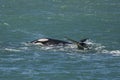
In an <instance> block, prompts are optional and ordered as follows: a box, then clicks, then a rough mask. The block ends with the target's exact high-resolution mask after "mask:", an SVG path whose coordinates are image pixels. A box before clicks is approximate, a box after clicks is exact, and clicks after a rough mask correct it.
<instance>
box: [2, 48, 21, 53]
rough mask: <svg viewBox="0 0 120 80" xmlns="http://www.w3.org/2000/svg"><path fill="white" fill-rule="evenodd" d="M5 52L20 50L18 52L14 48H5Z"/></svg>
mask: <svg viewBox="0 0 120 80" xmlns="http://www.w3.org/2000/svg"><path fill="white" fill-rule="evenodd" d="M4 50H6V51H11V52H20V50H18V49H12V48H5V49H4Z"/></svg>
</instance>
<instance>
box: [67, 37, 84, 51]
mask: <svg viewBox="0 0 120 80" xmlns="http://www.w3.org/2000/svg"><path fill="white" fill-rule="evenodd" d="M65 38H66V39H68V40H69V41H71V42H72V43H74V44H76V45H77V48H78V49H79V50H84V47H83V46H82V45H81V44H80V43H79V42H78V41H75V40H73V39H71V38H68V37H65Z"/></svg>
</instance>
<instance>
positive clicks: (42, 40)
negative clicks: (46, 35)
mask: <svg viewBox="0 0 120 80" xmlns="http://www.w3.org/2000/svg"><path fill="white" fill-rule="evenodd" d="M38 41H41V42H44V41H48V39H38Z"/></svg>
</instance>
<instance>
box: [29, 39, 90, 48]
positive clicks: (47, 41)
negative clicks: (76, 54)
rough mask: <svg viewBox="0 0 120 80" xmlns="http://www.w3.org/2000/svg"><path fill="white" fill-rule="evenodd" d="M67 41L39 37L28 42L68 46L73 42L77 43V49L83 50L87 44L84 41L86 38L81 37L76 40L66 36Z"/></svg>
mask: <svg viewBox="0 0 120 80" xmlns="http://www.w3.org/2000/svg"><path fill="white" fill-rule="evenodd" d="M66 39H67V40H68V41H63V40H58V39H52V38H40V39H37V40H34V41H31V42H30V43H32V44H36V45H41V46H51V45H52V46H68V45H69V44H75V45H77V48H78V49H79V50H84V49H87V48H88V45H87V44H86V43H85V41H86V40H87V38H86V39H82V40H80V41H76V40H73V39H70V38H68V37H66Z"/></svg>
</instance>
